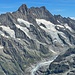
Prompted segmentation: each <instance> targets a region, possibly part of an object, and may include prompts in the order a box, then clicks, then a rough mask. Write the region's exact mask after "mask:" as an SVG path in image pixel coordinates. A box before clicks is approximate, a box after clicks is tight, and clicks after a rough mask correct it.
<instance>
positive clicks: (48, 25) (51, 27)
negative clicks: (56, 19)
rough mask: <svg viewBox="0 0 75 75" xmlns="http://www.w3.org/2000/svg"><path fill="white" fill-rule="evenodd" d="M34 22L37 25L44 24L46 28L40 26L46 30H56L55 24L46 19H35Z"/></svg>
mask: <svg viewBox="0 0 75 75" xmlns="http://www.w3.org/2000/svg"><path fill="white" fill-rule="evenodd" d="M36 22H37V24H38V25H40V24H41V23H42V24H44V25H45V26H46V28H43V27H42V26H40V27H41V28H43V29H45V30H46V29H47V30H51V31H56V29H55V26H54V24H53V23H51V22H50V21H46V20H45V19H36Z"/></svg>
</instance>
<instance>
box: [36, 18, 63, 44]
mask: <svg viewBox="0 0 75 75" xmlns="http://www.w3.org/2000/svg"><path fill="white" fill-rule="evenodd" d="M36 22H37V24H38V25H39V26H40V24H41V23H42V24H44V25H45V26H46V28H45V27H43V26H40V27H41V28H42V29H43V30H45V31H46V32H48V33H50V35H51V37H52V39H53V40H54V39H55V38H56V39H57V41H59V42H61V43H62V41H61V40H60V38H59V36H58V32H59V31H57V30H56V29H55V26H56V25H54V24H53V23H51V22H50V21H46V20H45V19H36Z"/></svg>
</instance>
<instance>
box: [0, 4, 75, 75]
mask: <svg viewBox="0 0 75 75" xmlns="http://www.w3.org/2000/svg"><path fill="white" fill-rule="evenodd" d="M74 46H75V20H73V19H71V18H69V17H68V18H66V17H62V16H61V15H52V14H51V13H50V12H49V11H48V10H47V9H46V8H45V7H44V6H42V7H31V8H28V7H27V6H26V5H25V4H23V5H22V6H20V7H19V9H18V10H17V11H15V12H12V13H6V14H1V15H0V75H31V74H32V71H33V70H34V68H36V66H37V64H40V63H42V64H43V63H44V62H47V61H48V62H49V61H50V60H52V58H53V59H54V58H55V57H56V56H58V55H59V54H61V53H64V52H65V51H66V50H68V49H69V48H74ZM48 64H49V63H48ZM38 70H39V69H38ZM46 73H47V72H46ZM35 75H44V74H42V73H41V71H40V72H39V71H38V72H37V73H36V71H35ZM47 75H48V73H47Z"/></svg>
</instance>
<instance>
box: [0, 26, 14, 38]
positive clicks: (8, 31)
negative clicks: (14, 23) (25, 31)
mask: <svg viewBox="0 0 75 75" xmlns="http://www.w3.org/2000/svg"><path fill="white" fill-rule="evenodd" d="M0 27H2V29H3V30H4V31H6V32H7V33H8V34H9V35H10V36H11V37H13V38H15V32H14V30H12V29H10V27H6V26H0ZM2 35H4V34H2Z"/></svg>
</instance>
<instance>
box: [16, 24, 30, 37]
mask: <svg viewBox="0 0 75 75" xmlns="http://www.w3.org/2000/svg"><path fill="white" fill-rule="evenodd" d="M15 25H16V27H17V28H19V29H20V30H22V31H23V32H24V33H25V34H26V35H27V36H28V37H29V38H31V37H30V36H29V34H28V32H29V30H28V29H27V28H26V27H22V26H20V25H19V24H15Z"/></svg>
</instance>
